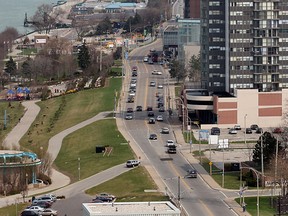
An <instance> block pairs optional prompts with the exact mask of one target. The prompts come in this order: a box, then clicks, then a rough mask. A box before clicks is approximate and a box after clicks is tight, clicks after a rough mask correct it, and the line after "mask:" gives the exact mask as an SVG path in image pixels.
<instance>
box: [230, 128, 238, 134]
mask: <svg viewBox="0 0 288 216" xmlns="http://www.w3.org/2000/svg"><path fill="white" fill-rule="evenodd" d="M229 134H237V130H236V129H234V128H231V129H229Z"/></svg>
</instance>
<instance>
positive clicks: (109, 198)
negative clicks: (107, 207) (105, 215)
mask: <svg viewBox="0 0 288 216" xmlns="http://www.w3.org/2000/svg"><path fill="white" fill-rule="evenodd" d="M115 198H116V197H115V196H114V195H112V194H109V193H100V194H97V195H96V197H95V199H93V200H92V202H97V200H101V201H103V202H112V201H113V200H115Z"/></svg>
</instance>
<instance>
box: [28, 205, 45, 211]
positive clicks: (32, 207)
mask: <svg viewBox="0 0 288 216" xmlns="http://www.w3.org/2000/svg"><path fill="white" fill-rule="evenodd" d="M26 209H27V210H30V211H34V212H42V211H44V208H42V207H40V206H29V207H27V208H26Z"/></svg>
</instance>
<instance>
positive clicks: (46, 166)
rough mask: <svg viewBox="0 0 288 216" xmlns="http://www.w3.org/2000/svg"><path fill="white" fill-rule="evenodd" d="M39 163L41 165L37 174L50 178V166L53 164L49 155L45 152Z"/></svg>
mask: <svg viewBox="0 0 288 216" xmlns="http://www.w3.org/2000/svg"><path fill="white" fill-rule="evenodd" d="M41 162H42V163H41V165H40V167H39V172H40V173H42V174H45V175H47V176H49V177H50V176H51V174H52V170H51V169H52V164H53V161H52V156H51V154H50V153H48V152H46V154H45V155H44V157H43V158H42V159H41Z"/></svg>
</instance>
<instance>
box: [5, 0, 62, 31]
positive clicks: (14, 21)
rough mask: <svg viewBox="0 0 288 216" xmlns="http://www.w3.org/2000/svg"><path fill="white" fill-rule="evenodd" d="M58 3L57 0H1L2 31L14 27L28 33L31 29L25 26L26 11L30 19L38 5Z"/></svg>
mask: <svg viewBox="0 0 288 216" xmlns="http://www.w3.org/2000/svg"><path fill="white" fill-rule="evenodd" d="M56 3H57V0H0V32H2V31H4V30H5V29H6V27H14V28H16V29H17V30H18V32H19V33H20V34H26V33H28V32H29V31H31V29H29V28H25V27H23V22H24V18H25V13H27V16H28V19H29V17H32V16H33V15H34V13H35V11H36V10H37V7H38V6H40V5H42V4H56Z"/></svg>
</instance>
